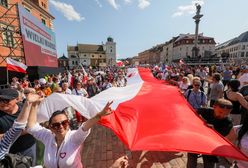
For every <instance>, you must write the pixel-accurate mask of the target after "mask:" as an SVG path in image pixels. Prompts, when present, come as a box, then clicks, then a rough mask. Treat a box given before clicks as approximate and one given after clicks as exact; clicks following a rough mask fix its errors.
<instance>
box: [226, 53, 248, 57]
mask: <svg viewBox="0 0 248 168" xmlns="http://www.w3.org/2000/svg"><path fill="white" fill-rule="evenodd" d="M230 56H231V57H232V58H237V57H238V53H237V52H236V53H231V54H230ZM240 57H248V52H241V53H240Z"/></svg>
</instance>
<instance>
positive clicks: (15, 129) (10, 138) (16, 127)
mask: <svg viewBox="0 0 248 168" xmlns="http://www.w3.org/2000/svg"><path fill="white" fill-rule="evenodd" d="M4 98H5V99H3V97H2V96H1V95H0V108H1V107H2V105H3V104H5V103H6V102H7V100H6V97H4ZM35 101H37V99H36V98H35V99H30V96H27V97H26V101H25V103H24V105H23V108H22V111H21V112H20V114H19V115H18V117H17V119H16V120H15V121H14V124H13V125H12V127H11V128H10V129H9V130H8V131H7V132H5V133H4V134H3V136H2V138H0V160H2V159H3V158H4V156H5V155H6V154H7V153H8V152H9V149H10V147H11V145H12V144H13V143H14V142H15V140H16V139H17V138H18V137H19V136H20V134H21V132H22V131H23V130H24V129H25V127H26V124H27V119H28V116H29V112H30V109H31V106H32V103H33V102H35Z"/></svg>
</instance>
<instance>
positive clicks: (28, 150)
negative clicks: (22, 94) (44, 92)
mask: <svg viewBox="0 0 248 168" xmlns="http://www.w3.org/2000/svg"><path fill="white" fill-rule="evenodd" d="M17 98H18V92H17V91H16V90H14V89H1V90H0V102H1V103H0V134H2V135H3V134H4V133H6V132H7V131H8V130H9V129H10V128H11V127H12V126H13V124H14V121H15V120H16V119H17V117H18V116H19V115H20V112H21V111H22V108H23V104H22V103H21V102H18V103H17ZM10 153H13V154H21V155H24V156H30V157H31V158H32V160H33V164H35V162H36V144H35V139H34V138H33V136H32V135H30V134H25V133H24V134H23V135H21V136H20V137H19V138H18V139H17V140H16V141H15V143H14V144H13V145H12V147H11V148H10Z"/></svg>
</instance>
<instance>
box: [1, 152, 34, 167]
mask: <svg viewBox="0 0 248 168" xmlns="http://www.w3.org/2000/svg"><path fill="white" fill-rule="evenodd" d="M31 166H32V158H31V157H29V156H21V155H17V154H10V153H8V154H6V155H5V157H4V159H2V160H1V161H0V168H30V167H31Z"/></svg>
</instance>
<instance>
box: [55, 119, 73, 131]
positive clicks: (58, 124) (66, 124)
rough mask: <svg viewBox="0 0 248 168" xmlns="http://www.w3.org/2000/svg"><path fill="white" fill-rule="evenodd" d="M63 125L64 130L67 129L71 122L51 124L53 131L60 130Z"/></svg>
mask: <svg viewBox="0 0 248 168" xmlns="http://www.w3.org/2000/svg"><path fill="white" fill-rule="evenodd" d="M61 125H62V126H63V127H64V128H66V127H67V126H68V125H69V121H68V120H64V121H61V122H56V123H52V124H51V128H53V129H59V128H60V126H61Z"/></svg>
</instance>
